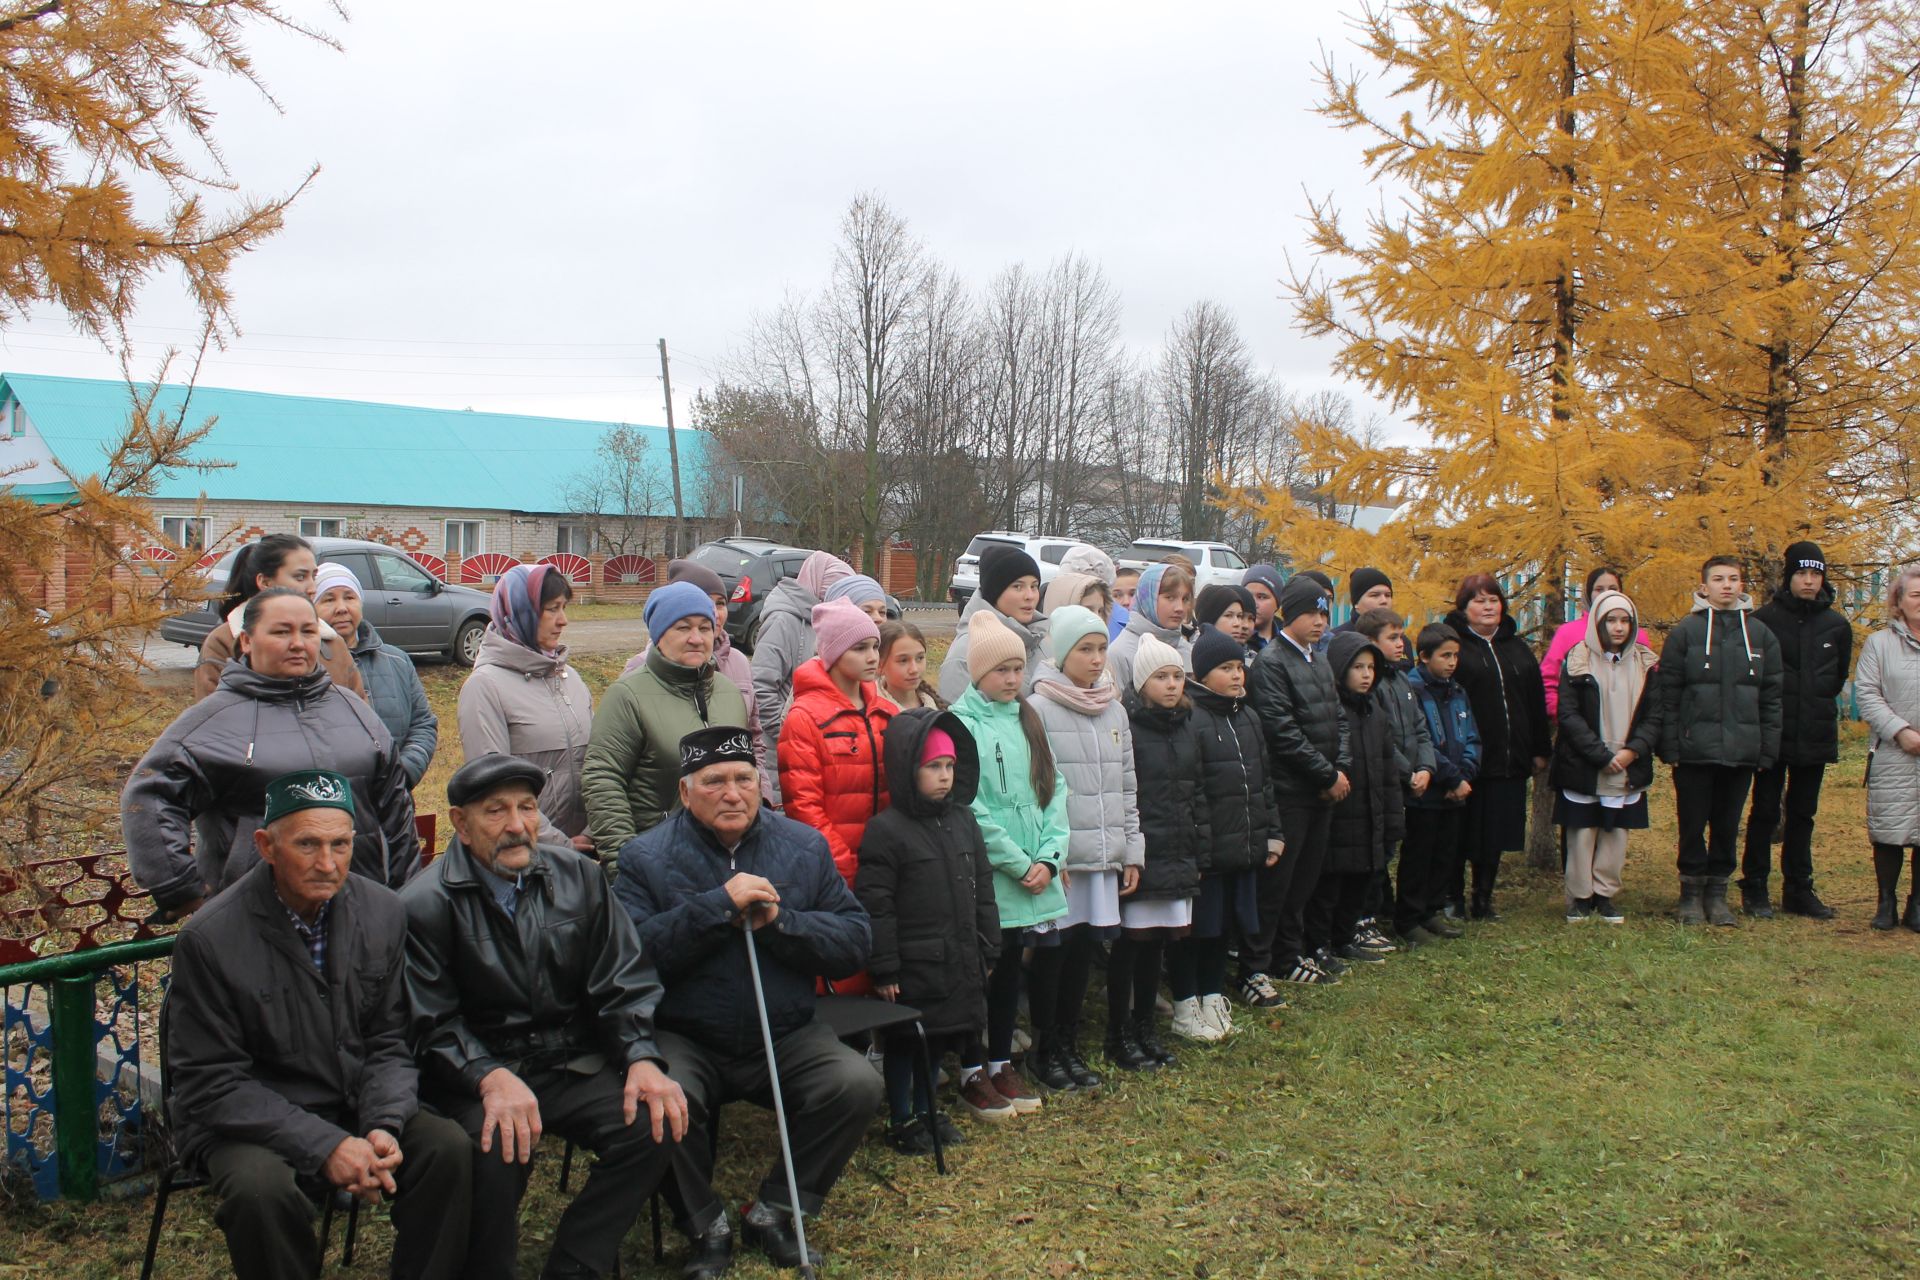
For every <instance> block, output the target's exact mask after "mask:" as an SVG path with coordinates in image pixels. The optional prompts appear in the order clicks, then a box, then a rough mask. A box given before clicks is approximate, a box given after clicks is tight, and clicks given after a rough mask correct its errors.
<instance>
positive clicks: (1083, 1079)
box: [1059, 1048, 1106, 1089]
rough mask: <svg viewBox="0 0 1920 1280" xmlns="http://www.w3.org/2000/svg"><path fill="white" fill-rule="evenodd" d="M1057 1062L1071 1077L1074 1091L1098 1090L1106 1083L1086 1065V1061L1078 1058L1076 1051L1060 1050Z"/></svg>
mask: <svg viewBox="0 0 1920 1280" xmlns="http://www.w3.org/2000/svg"><path fill="white" fill-rule="evenodd" d="M1059 1060H1060V1065H1061V1066H1063V1067H1065V1068H1066V1071H1067V1074H1068V1075H1069V1076H1071V1077H1073V1085H1074V1088H1076V1089H1098V1088H1099V1087H1100V1086H1101V1085H1102V1084H1104V1083H1106V1082H1105V1081H1104V1080H1102V1079H1101V1078H1100V1076H1099V1075H1098V1074H1097V1073H1096V1072H1095V1071H1094V1069H1093V1068H1092V1067H1090V1066H1088V1065H1087V1060H1086V1059H1085V1058H1083V1057H1081V1056H1080V1051H1079V1050H1078V1049H1071V1048H1069V1049H1062V1050H1061V1051H1060V1054H1059Z"/></svg>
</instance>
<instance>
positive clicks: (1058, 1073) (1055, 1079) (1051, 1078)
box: [1027, 1031, 1079, 1093]
mask: <svg viewBox="0 0 1920 1280" xmlns="http://www.w3.org/2000/svg"><path fill="white" fill-rule="evenodd" d="M1034 1040H1035V1043H1034V1046H1033V1052H1031V1053H1029V1054H1028V1055H1027V1078H1028V1079H1029V1080H1031V1081H1033V1083H1034V1084H1035V1085H1037V1086H1039V1088H1040V1091H1041V1092H1042V1093H1072V1092H1073V1091H1074V1090H1075V1089H1076V1088H1078V1087H1079V1086H1077V1085H1076V1084H1074V1082H1073V1074H1072V1073H1071V1072H1069V1071H1068V1070H1067V1063H1066V1055H1064V1054H1063V1053H1062V1052H1061V1051H1060V1045H1059V1041H1058V1040H1057V1039H1055V1038H1054V1037H1053V1036H1052V1035H1051V1034H1048V1033H1045V1032H1039V1031H1036V1033H1035V1036H1034Z"/></svg>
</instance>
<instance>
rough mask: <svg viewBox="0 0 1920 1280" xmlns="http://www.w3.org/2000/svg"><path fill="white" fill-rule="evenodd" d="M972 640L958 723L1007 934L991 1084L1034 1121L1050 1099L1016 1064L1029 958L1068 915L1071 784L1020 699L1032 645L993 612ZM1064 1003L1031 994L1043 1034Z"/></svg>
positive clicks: (990, 1003) (991, 1032)
mask: <svg viewBox="0 0 1920 1280" xmlns="http://www.w3.org/2000/svg"><path fill="white" fill-rule="evenodd" d="M967 630H968V635H969V651H968V654H967V667H968V674H969V675H970V676H971V677H972V681H973V683H972V684H971V685H970V686H969V687H968V688H967V691H966V692H965V693H964V694H962V695H961V697H960V700H959V701H958V702H956V703H954V704H953V714H955V715H956V716H959V717H960V719H961V720H962V721H964V722H965V724H966V726H967V729H968V730H969V731H970V732H971V733H972V734H973V737H974V741H975V742H976V743H977V744H978V747H979V751H980V789H979V792H978V793H977V794H976V795H975V797H974V800H973V816H974V818H975V819H976V820H977V821H978V822H979V824H980V834H981V836H982V837H984V838H985V840H986V845H987V861H988V862H990V863H992V864H993V871H994V875H993V889H994V898H995V900H996V901H997V902H998V903H999V906H1000V928H1001V940H1000V941H1001V950H1000V959H999V961H998V963H997V964H996V965H995V966H994V969H993V973H992V974H991V975H990V977H989V979H988V983H987V1060H988V1061H987V1076H988V1078H987V1081H986V1082H985V1083H986V1084H987V1085H988V1086H989V1087H990V1088H991V1090H992V1091H993V1092H994V1093H996V1094H998V1095H999V1098H1000V1099H1001V1100H1004V1102H1006V1103H1009V1104H1011V1105H1012V1106H1013V1108H1014V1109H1015V1110H1016V1111H1020V1112H1026V1111H1033V1110H1036V1109H1038V1107H1039V1106H1040V1098H1039V1097H1038V1095H1037V1094H1035V1093H1033V1092H1032V1091H1031V1090H1030V1088H1029V1087H1028V1085H1027V1083H1026V1081H1025V1080H1023V1079H1022V1078H1021V1076H1020V1073H1019V1072H1018V1071H1017V1070H1016V1069H1015V1068H1014V1066H1013V1063H1012V1061H1011V1059H1012V1057H1013V1027H1014V1022H1015V1021H1016V1020H1017V1018H1018V1016H1019V1012H1020V979H1021V951H1022V949H1023V948H1026V947H1030V946H1045V945H1047V944H1049V943H1054V942H1057V940H1058V928H1057V925H1058V922H1059V921H1060V920H1061V919H1062V918H1063V917H1065V915H1066V914H1067V895H1066V891H1065V889H1064V887H1063V886H1062V884H1061V882H1060V864H1061V862H1062V860H1063V859H1064V858H1065V857H1066V854H1067V838H1068V831H1067V783H1066V779H1064V778H1062V777H1061V776H1060V773H1059V770H1058V769H1056V768H1055V767H1054V761H1053V752H1052V751H1050V750H1049V749H1048V747H1047V735H1046V731H1045V729H1043V728H1042V727H1041V724H1040V717H1039V716H1038V715H1037V714H1036V713H1035V712H1034V710H1033V709H1032V708H1031V707H1029V706H1027V704H1026V702H1025V700H1024V699H1022V698H1021V696H1020V685H1021V680H1022V677H1023V675H1024V673H1025V670H1026V647H1025V645H1024V644H1023V643H1022V642H1021V641H1020V639H1019V638H1018V637H1017V636H1015V635H1014V634H1013V632H1012V631H1010V630H1008V628H1007V627H1006V625H1005V624H1004V623H1002V622H1000V620H999V619H998V618H995V617H994V616H993V615H992V613H991V612H983V613H977V614H975V615H974V616H973V618H972V620H971V621H970V622H969V624H968V628H967ZM1057 995H1058V991H1057V990H1055V991H1042V990H1038V989H1035V990H1030V991H1029V992H1028V1000H1029V1003H1030V1006H1031V1010H1032V1015H1033V1019H1034V1025H1035V1026H1049V1025H1051V1024H1052V1021H1053V1010H1052V1008H1051V1007H1050V1002H1051V1001H1052V1000H1053V999H1054V998H1055V997H1057ZM962 1088H963V1094H966V1095H968V1106H969V1109H970V1110H973V1111H975V1112H976V1113H979V1112H981V1111H982V1110H983V1107H982V1103H984V1104H985V1106H986V1107H995V1099H993V1098H985V1097H982V1098H981V1099H980V1100H978V1101H976V1100H975V1099H974V1098H973V1097H972V1096H971V1094H972V1092H974V1091H979V1085H978V1084H976V1083H975V1082H974V1081H972V1080H971V1079H969V1080H968V1081H965V1082H963V1085H962ZM996 1109H997V1108H996ZM1003 1114H1004V1113H1003Z"/></svg>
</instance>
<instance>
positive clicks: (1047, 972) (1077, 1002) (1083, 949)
mask: <svg viewBox="0 0 1920 1280" xmlns="http://www.w3.org/2000/svg"><path fill="white" fill-rule="evenodd" d="M1060 937H1061V941H1060V945H1059V946H1055V947H1037V948H1035V950H1034V953H1033V964H1032V966H1031V971H1030V972H1029V973H1028V974H1027V982H1028V987H1027V1011H1028V1013H1030V1014H1031V1015H1032V1016H1033V1035H1034V1039H1035V1040H1036V1041H1038V1042H1039V1044H1040V1047H1041V1048H1042V1049H1077V1048H1078V1046H1079V1043H1080V1015H1081V1014H1082V1013H1083V1012H1084V1011H1085V1010H1086V1006H1087V984H1088V983H1089V982H1090V981H1092V979H1093V953H1094V949H1095V948H1096V947H1097V946H1099V943H1100V940H1099V939H1098V938H1096V937H1094V935H1093V926H1092V925H1090V924H1076V925H1069V926H1068V927H1067V928H1065V929H1062V930H1061V931H1060Z"/></svg>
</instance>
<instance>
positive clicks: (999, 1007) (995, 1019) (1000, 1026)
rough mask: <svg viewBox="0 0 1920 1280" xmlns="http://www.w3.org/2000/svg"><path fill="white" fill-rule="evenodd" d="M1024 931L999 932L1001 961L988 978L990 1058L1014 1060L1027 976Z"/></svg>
mask: <svg viewBox="0 0 1920 1280" xmlns="http://www.w3.org/2000/svg"><path fill="white" fill-rule="evenodd" d="M1025 933H1026V931H1025V930H1024V929H1002V930H1001V931H1000V958H999V959H998V960H995V961H994V962H993V972H991V973H989V974H988V975H987V1059H988V1061H989V1062H1007V1061H1010V1060H1012V1058H1013V1030H1014V1027H1016V1026H1017V1025H1018V1024H1019V1022H1020V982H1021V978H1022V977H1023V976H1024V972H1025V970H1024V968H1023V965H1024V961H1023V960H1022V959H1021V956H1020V952H1021V939H1022V938H1023V937H1024V936H1025Z"/></svg>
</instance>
